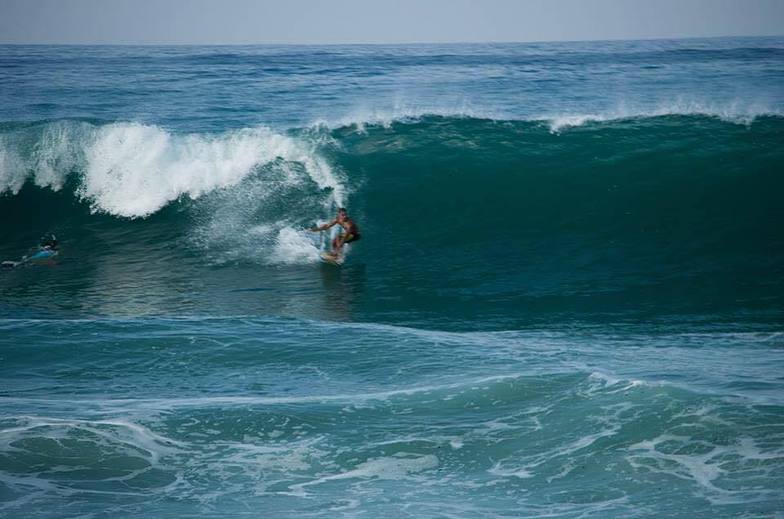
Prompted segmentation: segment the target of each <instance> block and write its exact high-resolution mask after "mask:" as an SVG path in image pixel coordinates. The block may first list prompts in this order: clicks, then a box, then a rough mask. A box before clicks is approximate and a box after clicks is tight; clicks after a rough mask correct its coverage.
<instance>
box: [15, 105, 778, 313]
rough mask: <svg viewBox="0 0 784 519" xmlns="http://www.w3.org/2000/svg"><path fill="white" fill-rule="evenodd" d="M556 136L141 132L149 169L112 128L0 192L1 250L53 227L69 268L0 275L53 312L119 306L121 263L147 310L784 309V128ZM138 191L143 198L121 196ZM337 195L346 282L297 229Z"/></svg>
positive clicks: (598, 130)
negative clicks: (348, 237) (347, 229)
mask: <svg viewBox="0 0 784 519" xmlns="http://www.w3.org/2000/svg"><path fill="white" fill-rule="evenodd" d="M85 124H87V123H85ZM88 126H89V125H88ZM553 128H554V126H553V125H548V124H546V123H544V122H536V121H494V120H481V119H471V118H453V117H423V118H419V119H415V120H410V121H398V122H393V123H391V124H390V125H386V126H383V125H378V126H369V127H358V126H356V125H352V126H347V127H341V128H338V129H333V130H325V129H302V130H297V131H292V132H288V133H286V134H283V135H278V136H273V137H271V136H270V135H272V134H271V133H269V132H267V133H265V132H261V131H255V130H254V131H250V130H248V131H244V132H240V133H235V134H230V135H218V136H210V135H201V136H193V135H191V136H184V137H183V136H175V135H168V134H165V132H163V130H156V131H159V132H162V134H161V135H159V134H156V133H155V131H149V130H144V131H140V133H141V134H143V135H142V136H141V137H138V138H139V139H140V141H139V142H140V143H141V144H139V146H140V148H138V147H137V148H134V149H137V150H138V149H141V150H142V151H144V150H148V149H151V148H149V146H148V144H145V143H147V141H145V140H144V139H145V138H147V139H153V140H154V139H163V140H164V141H165V142H166V143H168V144H167V145H170V146H172V147H171V148H170V149H167V151H166V153H161V154H159V155H156V156H155V157H152V158H150V157H149V156H148V159H149V160H148V162H147V169H144V167H140V166H136V165H135V166H133V167H130V166H128V165H127V164H124V163H123V162H122V160H133V157H134V155H132V154H122V155H120V156H119V158H114V159H112V160H109V161H108V162H109V165H108V166H106V165H104V166H101V167H103V168H104V169H100V167H99V166H98V165H97V163H96V161H97V160H98V159H96V158H91V157H95V156H96V155H95V153H96V150H95V146H96V145H95V143H96V142H101V143H102V145H104V146H108V144H106V143H105V142H103V141H101V140H100V139H102V138H104V137H105V135H103V134H102V133H101V132H104V133H105V129H104V128H101V127H100V126H93V127H91V128H88V129H87V130H84V129H82V130H80V131H81V132H83V133H82V134H80V135H83V134H89V135H91V136H90V137H89V139H90V140H89V141H85V142H89V145H84V146H81V145H80V144H79V143H80V141H79V139H80V138H82V137H80V136H78V137H73V138H70V140H68V139H65V140H66V142H67V146H66V145H64V144H61V148H63V147H64V148H67V149H69V150H72V153H71V155H69V156H71V157H76V158H73V159H72V160H70V161H65V160H62V158H60V159H59V161H58V159H57V157H59V156H57V155H56V154H55V155H52V156H54V157H55V159H51V160H50V161H49V162H47V164H49V165H51V167H52V169H53V170H54V171H56V170H57V168H58V167H59V166H60V165H61V164H62V165H65V168H66V169H68V171H59V172H57V171H56V173H54V174H51V175H50V177H46V178H57V179H59V180H58V181H57V182H48V183H47V182H45V181H43V180H42V179H43V178H44V177H42V176H40V175H38V176H36V172H35V171H32V172H31V171H27V172H26V173H24V174H26V175H28V176H27V177H26V178H27V184H25V186H24V187H22V188H19V187H18V186H17V188H18V189H20V190H19V191H17V192H16V194H14V193H12V191H13V190H12V189H10V188H8V189H7V192H6V194H5V195H4V196H3V197H2V198H0V217H2V218H3V219H4V221H10V222H13V223H12V225H10V226H8V227H7V228H4V229H3V233H4V236H3V243H4V244H5V246H4V247H3V249H2V253H3V255H7V256H12V255H14V254H18V253H19V252H21V251H19V248H20V247H22V248H24V247H26V246H29V245H30V241H31V240H33V241H34V240H35V238H36V236H37V235H38V234H40V233H42V232H44V231H46V230H57V232H58V233H59V234H60V236H61V237H62V239H63V242H64V251H63V254H62V256H63V259H62V260H61V261H62V262H63V265H62V267H63V269H64V271H65V274H63V276H62V277H61V276H53V275H51V273H47V274H46V275H42V274H41V273H40V271H39V272H37V273H36V274H32V271H29V270H28V271H26V272H24V273H22V274H16V273H15V274H14V275H13V276H4V277H3V281H2V282H3V283H4V284H5V286H6V288H7V289H6V291H4V294H5V295H3V296H2V297H3V302H4V303H5V304H13V303H14V302H15V298H25V297H28V298H29V297H37V298H40V295H38V296H34V295H31V294H32V293H33V292H35V291H30V290H27V291H23V290H22V289H21V287H22V286H23V284H24V283H30V282H31V280H32V279H35V280H36V281H34V284H35V283H38V282H43V281H41V279H42V278H46V279H47V281H46V282H47V283H49V284H48V285H47V286H48V288H47V293H48V297H49V299H48V300H47V301H48V302H46V303H42V304H44V306H49V305H53V306H54V307H57V308H66V307H68V308H70V307H69V306H68V304H64V303H62V302H58V301H59V300H60V296H61V295H62V298H63V299H65V298H66V297H67V298H68V299H69V301H70V300H71V298H73V297H75V296H80V297H82V298H83V301H86V303H85V304H86V306H87V307H89V308H91V309H93V310H94V311H99V312H109V313H112V312H114V311H117V310H116V309H117V308H119V307H120V305H113V304H110V303H107V301H106V299H107V298H106V297H105V296H106V294H105V292H106V291H104V288H107V289H108V286H106V287H104V283H106V284H108V283H109V281H108V278H107V281H103V280H102V279H101V278H100V276H98V275H96V272H104V271H106V269H107V268H111V270H112V279H113V280H114V281H112V283H117V280H118V279H119V280H120V284H121V285H122V284H123V282H122V280H123V279H126V280H128V282H127V283H126V286H125V288H124V290H125V291H126V292H124V293H125V294H126V295H129V296H132V295H134V294H137V293H138V294H142V293H145V294H148V296H147V297H146V302H145V303H144V304H141V305H140V308H137V309H136V310H135V311H138V312H142V313H145V312H147V311H162V312H182V311H198V310H199V309H200V303H199V302H198V301H199V300H200V299H204V300H210V298H212V301H213V304H217V305H218V308H219V309H220V310H221V311H223V312H225V313H229V314H236V313H247V312H250V313H254V312H257V311H258V312H264V313H266V312H270V311H273V312H275V313H284V314H286V313H290V314H292V315H301V314H304V315H305V316H313V317H340V316H341V315H349V314H350V315H351V317H352V318H358V319H363V318H367V319H373V320H382V321H383V320H385V319H387V320H391V321H396V322H397V321H402V322H409V319H413V317H411V316H414V315H416V316H417V317H416V319H426V320H435V321H434V322H438V321H439V319H442V318H443V319H448V320H450V322H456V323H476V322H477V321H478V320H481V321H482V322H483V323H491V325H492V326H494V327H504V326H507V325H509V324H510V323H511V324H519V323H520V322H527V321H530V320H537V319H540V318H545V317H546V318H548V319H549V318H552V317H553V315H554V314H557V315H563V316H564V317H565V318H571V317H577V318H580V319H582V318H587V317H590V316H594V315H602V316H604V317H606V315H607V314H608V313H609V314H617V315H619V316H628V317H631V318H641V317H645V318H647V317H658V316H668V315H693V316H699V315H704V314H711V315H714V316H715V315H717V314H720V315H730V317H729V318H731V319H732V318H736V317H737V315H738V314H739V313H744V312H750V313H751V314H753V315H756V316H761V318H764V319H770V318H773V319H778V318H780V311H781V308H782V300H781V296H780V294H782V293H784V290H782V289H783V288H784V286H782V285H784V274H783V273H782V267H781V265H782V264H784V263H782V261H783V260H784V231H782V226H781V222H782V221H784V209H783V208H782V204H781V194H782V192H783V188H784V180H782V176H781V173H780V172H781V171H784V152H782V149H781V142H784V140H783V137H784V120H782V119H781V118H777V117H761V118H758V119H756V120H755V121H753V122H751V123H749V124H738V123H736V122H728V121H723V120H720V119H717V118H713V117H705V116H695V115H681V116H676V115H671V116H660V117H648V118H633V119H623V120H616V121H605V122H588V123H586V124H583V125H581V126H577V127H565V128H560V129H558V131H554V129H553ZM20 131H22V130H19V129H13V131H12V134H13V135H18V134H19V132H20ZM25 131H28V132H30V131H32V137H31V136H30V134H29V133H28V134H26V135H28V137H27V139H28V141H29V142H32V144H29V142H28V144H27V148H21V147H20V148H19V149H27V150H28V152H27V153H28V158H27V159H25V160H26V162H25V160H21V162H22V163H25V164H28V165H29V164H32V166H29V169H30V170H32V169H35V167H38V168H39V169H40V164H41V162H40V160H38V161H36V160H32V161H31V159H30V158H29V157H30V156H32V155H31V154H33V151H30V150H39V151H37V152H36V153H39V154H40V149H41V147H42V146H45V145H46V142H48V141H46V140H45V139H44V138H43V137H41V135H45V134H46V132H47V131H51V130H45V131H44V130H40V129H38V130H29V129H26V130H25ZM69 131H73V130H69ZM134 131H135V130H134ZM145 131H146V132H147V133H149V134H150V135H152V137H150V136H149V135H147V134H146V133H145ZM13 132H16V133H13ZM36 132H40V133H39V134H36ZM96 133H97V134H99V136H98V137H96V136H95V134H96ZM137 133H139V132H137ZM7 135H8V133H6V136H7ZM36 135H39V136H36ZM127 138H128V137H127V135H126V134H123V139H127ZM96 139H97V140H96ZM178 139H179V141H178ZM270 139H272V140H270ZM6 140H8V138H6ZM17 140H21V139H19V138H18V137H17ZM50 140H51V139H50ZM112 142H114V143H115V145H117V146H120V145H124V144H122V143H125V142H126V141H125V140H122V139H120V141H116V142H115V141H110V144H111V143H112ZM155 142H158V141H155ZM270 142H272V143H273V144H270ZM172 143H175V144H176V146H175V144H172ZM201 145H203V146H204V147H205V149H209V150H211V151H210V152H207V151H203V150H200V148H198V146H201ZM20 146H21V145H20ZM36 146H37V147H36ZM145 146H147V147H145ZM177 146H179V147H177ZM221 146H224V148H221ZM258 147H262V148H264V151H263V152H258V151H257V148H258ZM102 149H103V148H102ZM105 149H108V150H111V149H113V148H111V147H106V148H105ZM73 150H75V151H73ZM194 150H196V151H194ZM215 150H218V151H215ZM254 150H255V151H254ZM232 153H234V154H235V155H232ZM242 153H245V154H248V156H247V157H246V156H242V155H241V154H242ZM254 153H256V155H254ZM18 155H19V156H21V157H22V158H23V159H24V157H25V152H19V153H18ZM238 156H239V157H240V159H236V157H238ZM102 157H104V156H102ZM235 159H236V160H235ZM102 160H104V162H102V163H101V164H104V163H105V162H107V160H108V159H105V157H104V158H103V159H102ZM237 160H242V161H244V162H242V163H240V164H237ZM156 161H157V162H156ZM178 161H184V162H185V163H186V164H187V165H188V166H189V168H180V165H181V164H180V162H178ZM205 162H206V165H205ZM117 164H119V166H118V165H117ZM121 166H122V167H121ZM118 168H119V169H118ZM156 168H157V169H156ZM210 168H212V169H210ZM232 168H234V169H232ZM118 171H119V172H118ZM194 171H195V173H194ZM91 175H92V176H91ZM112 175H124V176H123V177H122V178H121V180H117V178H116V177H113V176H112ZM133 175H142V176H143V178H141V180H140V181H139V182H135V177H133ZM156 175H157V176H156ZM189 175H192V176H189ZM216 175H217V176H216ZM220 175H223V177H220ZM14 178H16V179H18V178H19V175H18V174H17V176H16V177H14ZM97 179H100V180H101V181H102V182H104V183H99V182H98V180H97ZM161 179H164V180H166V182H163V183H161V184H160V185H155V184H154V183H155V182H158V181H159V180H161ZM216 179H218V180H216ZM137 180H138V179H137ZM177 182H179V184H178V183H177ZM18 183H19V181H18V180H17V184H18ZM34 183H37V184H39V185H44V186H47V187H49V188H52V189H43V190H42V189H40V188H36V187H33V186H32V185H31V184H34ZM61 186H62V188H61ZM53 189H54V190H57V191H53ZM58 189H59V190H58ZM134 189H136V190H137V193H136V194H134ZM146 189H149V192H148V191H145V190H146ZM112 190H120V191H112ZM167 190H168V191H167ZM162 192H163V195H162V194H161V193H162ZM140 193H141V195H144V196H149V197H150V198H149V199H146V201H145V202H144V203H141V202H139V203H138V204H137V205H133V204H130V203H129V200H131V199H132V197H134V196H136V198H140V196H141V195H140ZM164 195H165V196H164ZM341 204H342V205H347V206H348V207H349V209H350V212H351V213H352V214H353V216H354V217H355V219H356V220H357V221H358V223H359V224H360V227H361V230H362V234H363V238H362V240H361V242H359V243H358V244H356V245H355V246H353V247H352V248H351V250H350V251H349V257H348V261H347V263H346V265H345V266H344V267H343V268H342V269H341V270H340V272H339V273H335V272H325V271H324V270H323V269H322V267H321V266H319V264H318V261H317V251H318V247H319V246H320V242H319V240H318V238H316V237H314V236H312V235H309V234H307V233H305V232H303V231H302V230H301V229H302V228H304V227H306V226H309V225H311V224H312V223H313V222H314V221H326V220H327V219H328V218H329V217H330V216H331V211H332V209H333V208H334V207H335V206H337V205H341ZM135 208H143V209H139V210H138V211H137V213H134V211H135V210H136V209H135ZM107 213H108V214H107ZM173 264H176V265H177V268H176V272H173V271H172V265H173ZM140 278H143V280H140ZM194 279H198V280H199V283H198V284H195V283H194V281H193V280H194ZM27 286H29V285H27ZM64 286H68V289H67V290H64V291H63V292H62V294H60V292H59V289H58V287H64ZM254 289H259V290H258V291H255V292H254V291H253V290H254ZM232 290H238V291H240V292H232ZM189 291H191V292H190V293H192V292H193V291H195V292H197V293H199V292H209V293H210V294H211V295H210V297H204V298H202V297H195V298H194V297H186V296H184V295H183V294H185V293H187V292H189ZM102 292H103V294H102V296H101V297H94V295H95V294H96V293H102ZM262 292H263V295H262ZM221 293H225V294H229V295H226V296H221V295H220V294H221ZM149 294H152V295H153V296H154V297H150V296H149ZM156 294H157V296H155V295H156ZM248 294H250V295H248ZM109 299H112V298H109ZM119 299H121V296H120V295H117V294H115V296H114V299H113V300H119ZM37 300H38V301H39V302H40V299H37ZM150 300H152V302H150ZM186 300H187V301H186ZM336 300H337V301H340V303H336V302H335V301H336ZM216 301H217V303H216ZM123 308H127V307H123ZM213 308H214V307H213ZM126 311H127V309H126V310H123V312H126Z"/></svg>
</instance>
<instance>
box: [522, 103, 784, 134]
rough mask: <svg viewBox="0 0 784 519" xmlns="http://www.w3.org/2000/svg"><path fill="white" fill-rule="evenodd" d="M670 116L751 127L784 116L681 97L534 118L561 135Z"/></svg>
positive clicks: (755, 107) (754, 105) (752, 105)
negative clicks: (609, 123)
mask: <svg viewBox="0 0 784 519" xmlns="http://www.w3.org/2000/svg"><path fill="white" fill-rule="evenodd" d="M668 115H691V116H693V115H703V116H707V117H716V118H718V119H721V120H723V121H725V122H731V123H735V124H742V125H749V124H751V123H753V122H754V120H755V119H756V118H757V117H761V116H766V115H772V116H782V115H784V114H782V113H781V112H780V111H778V110H771V109H770V108H768V107H766V106H763V105H761V104H758V103H746V102H742V101H739V100H734V101H729V102H724V103H719V102H712V103H708V102H703V101H699V100H694V99H685V98H679V99H675V100H673V101H672V102H669V103H659V104H658V105H654V106H648V107H631V106H627V105H626V104H624V103H620V104H618V105H617V106H616V107H615V108H613V109H610V110H607V111H603V112H594V113H571V114H569V113H566V114H557V115H540V116H538V117H535V118H534V119H537V120H541V121H546V122H548V123H549V126H550V131H551V132H553V133H558V132H560V131H561V130H564V129H566V128H572V127H576V126H582V125H584V124H587V123H591V122H607V121H616V120H622V119H635V118H649V117H664V116H668Z"/></svg>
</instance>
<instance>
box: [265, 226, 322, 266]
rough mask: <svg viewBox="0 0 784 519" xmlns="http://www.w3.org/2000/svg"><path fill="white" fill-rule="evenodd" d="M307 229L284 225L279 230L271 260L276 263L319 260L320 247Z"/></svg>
mask: <svg viewBox="0 0 784 519" xmlns="http://www.w3.org/2000/svg"><path fill="white" fill-rule="evenodd" d="M308 234H309V233H308V232H307V231H301V230H296V229H293V228H291V227H284V228H283V229H281V230H280V231H279V232H278V236H277V238H276V240H275V248H274V250H273V251H272V257H271V260H272V262H274V263H283V264H292V263H309V262H316V261H318V260H319V249H318V247H317V246H316V245H315V243H314V241H313V239H312V236H309V235H308Z"/></svg>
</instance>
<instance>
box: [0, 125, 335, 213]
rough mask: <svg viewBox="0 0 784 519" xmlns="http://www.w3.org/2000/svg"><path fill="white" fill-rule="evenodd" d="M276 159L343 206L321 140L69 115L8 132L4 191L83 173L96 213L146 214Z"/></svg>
mask: <svg viewBox="0 0 784 519" xmlns="http://www.w3.org/2000/svg"><path fill="white" fill-rule="evenodd" d="M275 161H281V162H282V163H283V165H282V167H284V168H285V165H286V164H291V163H296V164H299V165H301V168H302V169H303V170H304V172H305V174H306V175H307V176H308V178H309V179H310V180H311V181H313V182H314V183H315V184H316V185H317V186H318V188H319V189H323V190H330V192H331V197H332V199H333V201H334V203H335V204H342V203H343V198H344V195H345V193H344V188H343V185H342V183H341V182H340V181H339V179H338V177H337V175H336V174H335V173H334V172H333V170H332V168H331V167H330V166H329V164H328V163H327V162H326V161H325V160H324V159H323V158H321V157H320V156H319V154H318V153H317V151H316V144H315V143H311V142H309V141H307V140H305V139H298V138H295V137H293V136H290V135H285V134H282V133H276V132H273V131H272V130H270V129H269V128H264V127H259V128H244V129H241V130H236V131H229V132H225V133H220V134H197V133H191V134H176V133H171V132H169V131H167V130H165V129H163V128H160V127H158V126H154V125H146V124H138V123H130V122H123V123H114V124H108V125H104V126H93V125H89V124H86V123H75V122H72V121H63V122H58V123H50V124H47V125H44V126H43V127H38V128H35V129H26V130H19V131H16V132H9V133H5V134H2V135H0V193H2V192H5V191H11V192H12V193H17V192H18V191H19V190H20V189H21V187H22V186H23V185H24V183H25V182H26V181H28V180H31V181H33V182H34V183H35V184H36V185H38V186H41V187H49V188H51V189H54V190H59V189H61V188H62V186H63V185H64V184H65V181H66V180H67V176H68V175H69V174H70V173H71V172H74V171H78V172H79V173H81V175H80V177H79V180H80V185H79V187H78V193H79V195H80V196H81V197H83V198H84V199H86V200H88V201H89V202H90V203H91V205H92V208H93V210H94V211H97V212H105V213H109V214H113V215H117V216H124V217H130V218H135V217H145V216H149V215H150V214H152V213H154V212H156V211H158V210H159V209H161V208H162V207H164V206H165V205H166V204H168V203H170V202H172V201H174V200H177V199H178V198H180V197H183V196H187V197H190V198H193V199H196V198H199V197H200V196H202V195H204V194H205V193H209V192H212V191H215V190H218V189H221V188H226V187H230V186H235V185H237V184H238V183H240V182H241V181H242V180H243V179H245V178H247V177H248V176H249V175H251V174H252V173H253V172H255V171H257V170H258V169H259V168H261V167H263V166H265V165H269V164H271V163H273V162H275Z"/></svg>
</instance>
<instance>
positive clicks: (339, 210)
mask: <svg viewBox="0 0 784 519" xmlns="http://www.w3.org/2000/svg"><path fill="white" fill-rule="evenodd" d="M338 212H339V213H346V214H348V211H346V208H345V207H341V208H339V209H338Z"/></svg>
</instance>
